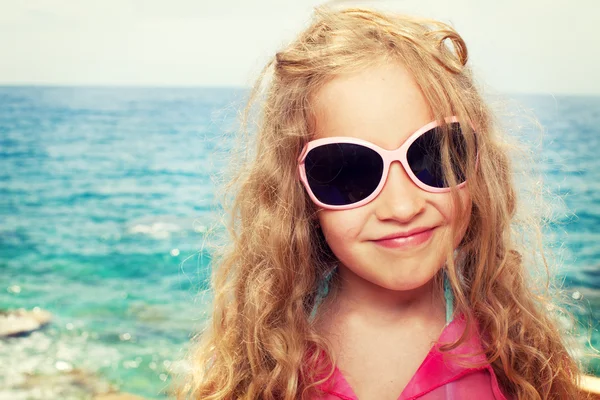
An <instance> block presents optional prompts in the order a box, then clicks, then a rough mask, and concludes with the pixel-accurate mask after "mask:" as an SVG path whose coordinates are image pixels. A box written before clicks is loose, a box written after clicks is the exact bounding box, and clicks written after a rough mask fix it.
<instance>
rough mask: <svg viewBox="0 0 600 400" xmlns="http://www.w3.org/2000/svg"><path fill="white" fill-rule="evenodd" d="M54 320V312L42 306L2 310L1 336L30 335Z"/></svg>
mask: <svg viewBox="0 0 600 400" xmlns="http://www.w3.org/2000/svg"><path fill="white" fill-rule="evenodd" d="M51 320H52V314H50V313H49V312H48V311H45V310H42V309H40V308H37V307H36V308H34V309H33V310H31V311H27V310H24V309H18V310H12V311H0V338H2V337H15V336H24V335H28V334H30V333H31V332H33V331H36V330H38V329H40V328H42V327H43V326H44V325H47V324H49V323H50V321H51Z"/></svg>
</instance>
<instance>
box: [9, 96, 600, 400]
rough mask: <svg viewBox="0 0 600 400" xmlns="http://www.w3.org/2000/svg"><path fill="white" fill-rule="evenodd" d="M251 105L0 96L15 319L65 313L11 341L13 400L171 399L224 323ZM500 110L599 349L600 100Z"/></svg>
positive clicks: (521, 100) (545, 101)
mask: <svg viewBox="0 0 600 400" xmlns="http://www.w3.org/2000/svg"><path fill="white" fill-rule="evenodd" d="M247 94H248V91H247V90H246V89H243V88H126V87H17V86H13V87H0V310H13V309H17V308H24V309H27V310H31V309H33V308H35V307H39V308H41V309H43V310H47V311H49V312H50V313H51V314H52V317H53V319H52V322H51V323H50V324H49V325H47V326H46V327H44V328H43V329H41V330H39V331H36V332H33V333H31V334H29V335H25V336H22V337H17V338H8V339H0V399H11V400H12V399H30V398H31V399H38V398H39V399H51V398H56V399H63V398H88V397H86V396H91V395H90V394H89V393H92V392H93V391H98V390H105V391H106V390H109V389H107V388H111V389H110V390H112V389H118V390H121V391H123V392H127V393H132V394H136V395H139V396H143V397H144V398H147V399H161V398H166V397H168V389H169V387H170V384H171V380H172V378H171V375H172V374H174V373H175V374H176V373H177V372H178V371H180V370H182V369H184V368H185V363H183V362H182V361H181V360H182V359H183V358H184V357H185V355H186V352H187V350H188V349H189V341H190V338H191V337H192V335H193V334H194V333H195V332H198V331H199V330H200V329H201V328H202V326H203V323H204V322H205V321H206V318H207V315H208V314H209V305H210V298H211V294H210V289H209V279H210V269H211V251H210V248H212V247H211V245H213V244H215V243H212V242H211V240H215V239H213V235H211V232H214V231H215V230H216V231H218V230H219V229H221V228H219V226H220V225H219V224H220V221H221V219H220V215H221V208H220V203H219V199H220V190H221V184H222V179H221V177H222V171H224V170H227V168H228V157H229V155H230V149H231V146H232V145H233V142H234V141H233V139H232V138H233V137H234V133H235V130H236V129H237V126H238V117H239V110H240V108H241V107H242V105H243V101H244V100H245V98H246V96H247ZM494 101H495V102H496V103H499V104H503V110H504V111H502V112H501V113H500V114H499V115H500V118H501V119H502V118H504V117H505V118H507V119H508V118H510V119H511V122H510V125H511V126H512V127H513V128H514V129H515V131H514V135H515V137H517V136H518V137H519V138H520V140H523V141H526V142H528V143H530V144H531V146H532V147H535V148H534V152H533V153H534V155H535V157H536V158H535V160H536V166H537V167H536V168H535V169H536V170H537V171H538V172H539V173H540V177H541V181H542V182H543V185H544V187H545V188H546V189H547V193H548V195H549V196H550V197H553V198H558V199H560V202H559V203H560V206H559V207H558V212H555V213H554V218H555V220H553V221H552V223H551V224H549V227H548V228H547V229H549V231H548V232H547V233H548V235H549V236H552V238H553V241H554V242H555V243H558V245H557V249H558V250H560V260H561V263H562V266H561V267H560V268H559V269H558V271H557V272H556V274H557V278H558V280H559V281H561V282H562V283H563V285H564V290H565V291H566V292H567V293H568V294H569V295H570V296H571V297H572V298H573V299H574V300H576V301H578V302H579V304H581V307H575V308H574V309H575V312H576V315H577V317H578V318H579V319H580V320H581V321H584V323H585V324H587V325H586V326H588V327H589V329H588V332H589V337H582V339H581V340H584V341H586V342H588V346H596V347H597V346H598V344H599V342H600V334H599V333H598V330H597V323H598V317H599V313H600V156H599V155H600V97H597V96H596V97H595V96H552V95H549V94H538V95H503V96H501V97H500V99H497V98H494ZM507 110H508V111H507ZM522 115H525V116H526V117H525V118H520V116H522ZM515 116H516V117H515ZM514 121H517V122H514ZM523 121H525V122H523ZM536 121H537V122H536ZM513 122H514V123H513ZM538 123H539V124H538ZM526 125H527V126H529V128H523V127H524V126H526ZM520 128H523V129H520ZM511 129H512V128H511ZM510 132H512V131H511V130H510V129H509V133H510ZM519 179H520V178H519V177H516V180H517V181H518V180H519ZM216 244H217V245H218V243H216ZM588 365H589V368H590V372H591V373H594V374H596V375H600V366H599V365H598V364H597V363H594V362H593V361H591V362H589V363H588ZM82 388H83V389H82ZM98 388H100V389H98Z"/></svg>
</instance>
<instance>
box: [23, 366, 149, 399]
mask: <svg viewBox="0 0 600 400" xmlns="http://www.w3.org/2000/svg"><path fill="white" fill-rule="evenodd" d="M16 389H19V390H20V391H21V393H29V394H33V393H35V394H36V395H35V396H30V397H31V398H43V399H73V398H77V399H92V400H145V399H144V398H143V397H140V396H136V395H133V394H129V393H123V392H119V391H118V389H117V388H115V387H114V386H112V385H111V384H109V383H108V382H106V381H104V380H103V379H101V378H99V377H98V376H96V375H95V374H93V373H90V372H87V371H82V370H79V369H73V370H71V371H69V372H65V373H60V374H58V375H28V376H27V378H26V380H25V382H23V383H22V384H20V385H18V386H17V387H16ZM30 397H27V398H30Z"/></svg>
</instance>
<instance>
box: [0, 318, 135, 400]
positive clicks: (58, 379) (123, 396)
mask: <svg viewBox="0 0 600 400" xmlns="http://www.w3.org/2000/svg"><path fill="white" fill-rule="evenodd" d="M51 322H52V314H50V313H49V312H48V311H45V310H42V309H40V308H38V307H36V308H34V309H32V310H24V309H17V310H0V340H4V341H6V340H22V339H20V338H22V337H26V336H28V335H30V334H32V333H33V332H35V331H37V330H40V329H43V328H44V327H46V326H47V325H49V324H50V323H51ZM0 344H1V343H0ZM60 367H61V368H57V372H58V373H56V374H51V375H45V374H28V375H26V377H25V379H24V380H22V381H21V382H18V383H16V384H15V385H14V386H12V387H11V388H9V389H10V390H11V391H16V392H19V393H23V394H25V395H26V397H27V398H32V399H92V400H144V398H143V397H140V396H136V395H133V394H129V393H123V392H120V391H119V390H118V389H117V388H115V387H114V386H113V385H111V384H109V383H108V382H105V381H104V380H102V379H101V378H100V377H98V376H96V375H95V374H93V373H90V372H87V371H83V370H79V369H76V368H73V367H72V366H71V365H64V366H63V365H62V364H61V365H60ZM2 392H3V390H2V389H0V397H2V396H3V394H4V393H2ZM2 398H4V397H2Z"/></svg>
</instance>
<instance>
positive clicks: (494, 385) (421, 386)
mask: <svg viewBox="0 0 600 400" xmlns="http://www.w3.org/2000/svg"><path fill="white" fill-rule="evenodd" d="M464 328H465V319H464V317H463V316H458V317H456V318H454V320H453V321H452V322H450V323H449V324H447V325H446V327H445V328H444V330H443V331H442V333H441V335H440V338H439V339H438V341H437V342H436V344H435V345H434V346H433V347H432V348H431V350H430V351H429V353H428V354H427V356H426V357H425V360H423V362H422V363H421V366H420V367H419V368H418V369H417V372H416V373H415V375H413V377H412V378H411V380H410V381H409V382H408V384H407V385H406V387H405V388H404V390H403V391H402V393H401V394H400V397H398V400H409V399H422V400H460V399H477V400H507V397H506V396H505V395H504V394H503V393H502V391H501V390H500V387H499V385H498V380H497V378H496V375H495V374H494V370H493V369H492V367H491V365H489V363H488V362H487V360H486V357H485V354H483V353H482V345H481V340H480V339H479V334H478V332H477V330H476V328H474V329H473V330H472V332H471V334H470V335H469V337H468V338H467V340H466V341H465V342H464V343H462V344H461V345H460V346H458V347H457V348H456V349H454V350H451V351H449V352H447V353H446V354H473V353H479V354H476V355H475V356H469V357H468V358H461V360H464V361H466V362H469V363H473V364H475V363H477V364H479V365H481V364H483V365H482V366H481V367H478V368H467V367H463V366H461V365H459V364H458V363H457V361H455V360H454V359H453V358H450V357H447V356H446V355H445V354H444V353H442V352H440V351H439V347H440V345H441V344H443V343H450V342H453V341H454V340H456V339H458V338H459V337H460V336H461V334H462V332H463V330H464ZM320 388H321V389H322V390H323V391H324V392H325V395H324V397H321V398H320V399H319V400H339V399H342V400H358V397H357V396H356V395H355V394H354V391H353V390H352V388H351V387H350V385H349V384H348V382H347V381H346V379H345V378H344V376H343V375H342V373H341V371H340V370H339V369H337V368H336V369H335V371H334V374H333V375H332V376H331V378H330V379H329V380H328V381H327V382H325V383H324V384H322V385H321V386H320Z"/></svg>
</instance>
